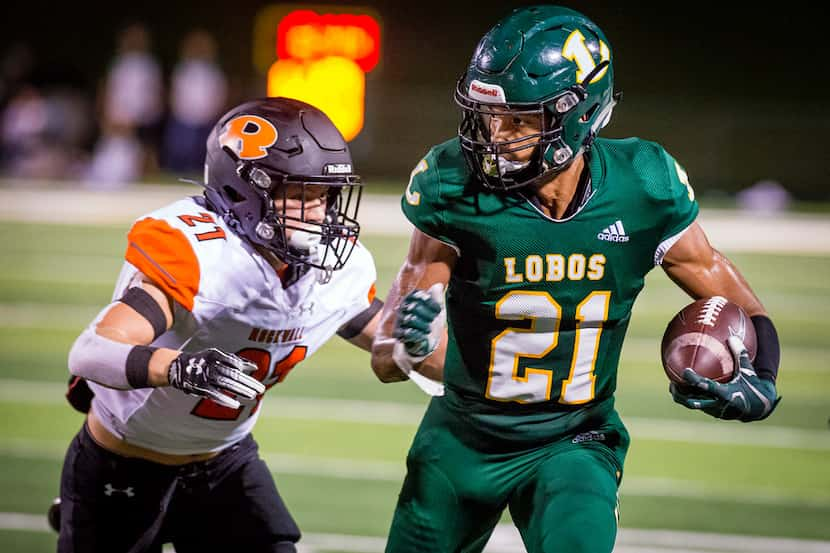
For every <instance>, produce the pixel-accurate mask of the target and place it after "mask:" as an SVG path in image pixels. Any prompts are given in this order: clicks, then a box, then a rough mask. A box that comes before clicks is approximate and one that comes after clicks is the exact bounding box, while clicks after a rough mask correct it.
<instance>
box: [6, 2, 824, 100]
mask: <svg viewBox="0 0 830 553" xmlns="http://www.w3.org/2000/svg"><path fill="white" fill-rule="evenodd" d="M319 3H320V4H325V3H327V2H319ZM328 3H329V4H335V5H338V4H339V5H346V4H348V5H368V6H372V7H374V8H375V9H376V10H378V11H379V12H380V13H381V16H382V17H383V21H384V32H385V37H384V47H385V55H384V60H383V61H384V78H391V79H396V80H403V81H410V80H411V81H413V82H425V81H426V82H429V81H434V80H439V81H440V80H442V79H445V78H448V77H449V76H450V75H451V76H452V77H453V78H454V76H455V75H456V74H457V73H459V72H460V71H461V70H462V69H463V65H464V63H466V60H467V58H468V57H469V55H470V53H471V51H472V48H473V46H474V45H475V42H476V40H477V39H478V38H479V37H480V36H481V34H482V33H483V32H484V31H486V29H487V28H488V27H489V26H490V25H491V24H492V23H493V22H494V21H495V20H496V19H498V18H499V17H501V16H502V15H504V14H505V13H507V12H508V11H509V9H510V8H512V7H517V6H520V5H526V4H533V3H538V2H469V1H466V2H465V1H459V2H453V1H443V2H439V1H435V0H423V1H419V2H383V1H371V0H368V1H365V2H328ZM4 4H6V6H4V8H3V9H4V11H5V13H4V14H3V17H2V23H0V25H1V26H2V27H3V31H2V35H0V36H2V41H3V42H5V43H6V45H8V44H9V43H11V42H13V41H16V40H23V41H28V42H29V43H31V44H33V45H34V47H35V48H36V50H37V53H38V55H39V58H40V59H41V60H42V61H43V62H49V63H48V65H49V66H51V67H63V68H66V69H64V73H66V74H67V75H68V76H71V75H72V74H73V73H74V74H75V78H80V79H84V81H86V82H89V81H91V80H94V79H95V78H96V77H97V76H99V75H100V74H101V73H102V71H103V70H104V69H105V67H106V64H107V62H108V61H109V59H110V57H111V53H112V50H113V46H114V38H115V33H116V32H117V30H118V29H119V28H120V27H122V26H123V25H124V23H125V22H128V21H132V20H134V19H139V20H143V21H144V22H146V23H147V24H148V26H149V27H150V28H151V29H152V30H153V32H154V37H155V46H156V51H157V53H158V54H159V55H160V56H161V57H162V59H163V61H164V62H165V64H166V65H168V66H169V65H171V64H172V62H173V61H174V60H175V55H176V48H177V40H178V37H179V36H181V34H182V33H183V32H184V31H186V30H187V29H188V28H191V27H196V26H201V27H205V28H207V29H209V30H211V31H213V32H215V33H217V34H219V35H220V37H221V38H220V40H221V54H222V61H223V65H224V66H225V68H226V69H227V70H228V71H230V72H232V73H234V74H238V75H240V76H243V77H244V76H250V75H251V67H250V62H249V60H250V47H251V44H250V37H251V27H252V21H253V18H254V14H255V13H256V12H257V10H258V9H260V8H261V7H262V6H264V5H266V4H267V3H266V2H251V1H245V0H237V1H234V2H211V1H206V2H193V1H170V2H159V1H157V0H150V1H148V2H130V3H127V2H111V3H109V4H106V3H98V2H95V3H84V2H55V3H51V2H36V1H35V2H31V1H25V0H24V1H18V2H13V4H14V5H13V6H9V5H8V4H9V3H4ZM49 4H54V5H53V6H50V7H48V8H47V7H46V5H49ZM564 4H565V5H567V6H569V7H572V8H576V9H579V10H581V11H583V12H584V13H586V14H587V15H589V16H590V17H592V18H593V19H594V20H595V21H596V22H598V23H599V24H600V26H601V27H602V28H603V29H604V30H605V32H606V35H607V36H608V37H609V39H610V41H611V43H612V46H613V47H614V49H615V53H616V60H617V64H618V70H617V75H618V80H619V82H620V85H621V87H622V88H623V89H630V88H633V89H635V90H645V91H647V90H649V89H650V88H652V87H655V88H658V87H659V88H660V89H662V90H664V91H666V90H668V91H674V90H686V91H687V92H690V93H699V94H702V95H704V96H707V95H709V94H712V95H714V94H719V93H723V92H725V93H728V94H733V93H740V94H741V95H745V96H750V97H751V96H756V95H758V96H766V97H769V96H772V95H775V94H779V93H784V94H796V95H803V96H805V97H807V98H813V99H819V98H825V97H826V96H827V94H826V91H825V90H823V86H819V84H821V85H827V83H828V82H830V80H829V79H828V76H827V71H826V70H824V63H826V61H827V55H828V54H830V46H828V42H827V41H826V40H825V39H824V38H823V35H824V34H825V33H826V30H825V29H823V28H821V25H822V23H821V22H822V20H823V18H821V17H819V16H818V14H817V13H815V12H814V10H810V9H809V8H807V7H806V6H807V3H805V2H787V3H786V9H785V8H780V7H779V8H777V9H774V10H773V9H757V8H751V9H750V8H747V7H745V6H747V5H748V4H746V3H743V2H719V3H718V2H694V3H686V2H684V3H682V6H681V5H677V4H679V3H676V4H675V5H674V6H672V5H671V3H669V2H639V3H637V2H591V1H583V2H564ZM755 5H756V6H757V4H755ZM799 6H800V7H799ZM820 62H821V63H820ZM56 72H57V71H56ZM816 81H818V82H816Z"/></svg>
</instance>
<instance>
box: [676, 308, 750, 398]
mask: <svg viewBox="0 0 830 553" xmlns="http://www.w3.org/2000/svg"><path fill="white" fill-rule="evenodd" d="M730 336H737V337H739V338H740V339H741V340H743V342H744V345H745V346H746V349H747V352H749V357H750V359H755V352H756V350H757V338H756V336H755V327H754V326H752V320H751V319H750V318H749V316H748V315H747V314H746V312H745V311H744V310H743V309H742V308H741V307H740V306H739V305H737V304H735V303H732V302H730V301H729V300H727V299H726V298H724V297H721V296H712V297H710V298H702V299H699V300H697V301H695V302H692V303H690V304H689V305H687V306H686V307H684V308H683V309H682V310H681V311H680V312H679V313H677V315H675V316H674V318H672V320H671V321H670V322H669V324H668V326H667V327H666V331H665V333H664V334H663V341H662V343H661V345H660V350H661V357H662V360H663V369H664V370H665V371H666V375H667V376H668V377H669V379H670V380H671V381H673V382H676V383H678V384H685V381H684V380H683V371H684V370H685V369H686V368H687V367H688V368H690V369H692V370H693V371H695V372H696V373H697V374H699V375H700V376H705V377H707V378H711V379H712V380H714V381H715V382H721V383H723V382H729V381H730V380H731V379H732V373H733V371H734V369H735V361H734V357H733V356H732V352H731V351H730V350H729V345H728V344H727V340H728V339H729V337H730Z"/></svg>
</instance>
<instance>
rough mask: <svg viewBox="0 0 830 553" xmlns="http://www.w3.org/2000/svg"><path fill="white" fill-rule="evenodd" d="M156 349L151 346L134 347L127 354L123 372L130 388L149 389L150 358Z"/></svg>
mask: <svg viewBox="0 0 830 553" xmlns="http://www.w3.org/2000/svg"><path fill="white" fill-rule="evenodd" d="M157 349H158V348H154V347H152V346H135V347H133V349H131V350H130V353H128V354H127V362H126V363H125V364H124V370H125V372H126V373H127V382H128V383H129V384H130V387H132V388H149V387H150V358H151V357H152V356H153V352H155V351H156V350H157Z"/></svg>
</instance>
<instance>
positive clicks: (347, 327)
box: [337, 298, 383, 340]
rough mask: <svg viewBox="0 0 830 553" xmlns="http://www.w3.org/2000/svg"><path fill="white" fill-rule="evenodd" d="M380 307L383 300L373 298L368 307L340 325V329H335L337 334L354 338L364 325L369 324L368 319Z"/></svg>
mask: <svg viewBox="0 0 830 553" xmlns="http://www.w3.org/2000/svg"><path fill="white" fill-rule="evenodd" d="M381 309H383V301H381V300H379V299H377V298H374V299H373V300H372V303H371V305H369V307H367V308H366V309H364V310H363V311H361V312H360V313H359V314H358V315H357V316H356V317H354V318H353V319H352V320H350V321H349V322H347V323H346V324H344V325H343V326H341V327H340V329H339V330H338V331H337V335H338V336H340V337H341V338H345V339H346V340H348V339H350V338H354V337H355V336H357V335H358V334H360V333H361V332H362V331H363V329H364V328H366V325H367V324H369V321H371V320H372V317H374V316H375V313H377V312H378V311H380V310H381Z"/></svg>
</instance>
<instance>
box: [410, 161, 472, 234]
mask: <svg viewBox="0 0 830 553" xmlns="http://www.w3.org/2000/svg"><path fill="white" fill-rule="evenodd" d="M441 193H442V183H441V176H440V172H439V170H438V164H437V160H436V156H435V155H434V152H433V151H430V152H429V153H428V154H427V155H426V157H424V158H423V159H422V160H421V161H419V162H418V164H417V165H416V166H415V168H414V169H413V170H412V173H411V174H410V176H409V184H408V185H407V187H406V190H405V191H404V194H403V197H402V198H401V210H402V211H403V214H404V215H405V216H406V218H407V219H409V221H410V222H411V223H412V224H413V225H415V227H416V228H417V229H418V230H420V231H421V232H423V233H424V234H426V235H428V236H431V237H432V238H435V239H436V240H439V241H441V242H444V243H446V244H449V245H450V246H453V247H454V248H456V249H457V248H458V245H457V244H456V241H455V240H454V239H453V238H452V236H451V233H452V229H451V227H450V226H449V225H447V223H446V210H447V201H446V199H445V198H444V197H442V194H441Z"/></svg>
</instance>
